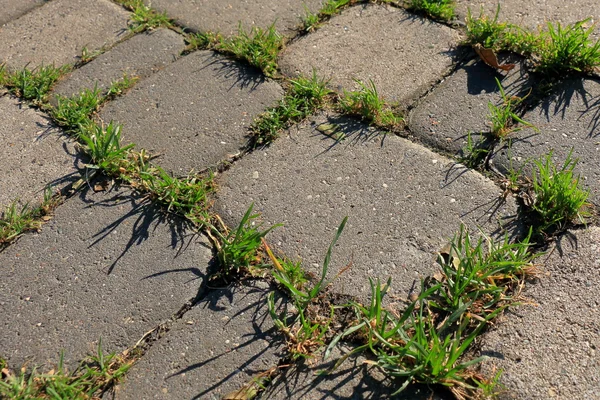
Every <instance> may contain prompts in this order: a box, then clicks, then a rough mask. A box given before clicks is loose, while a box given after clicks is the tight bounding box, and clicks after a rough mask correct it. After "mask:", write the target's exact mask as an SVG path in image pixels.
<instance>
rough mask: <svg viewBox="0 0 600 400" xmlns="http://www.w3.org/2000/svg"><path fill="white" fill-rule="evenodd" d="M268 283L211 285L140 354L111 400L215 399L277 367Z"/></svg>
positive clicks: (277, 346)
mask: <svg viewBox="0 0 600 400" xmlns="http://www.w3.org/2000/svg"><path fill="white" fill-rule="evenodd" d="M268 292H269V290H268V285H267V284H266V283H264V282H263V283H261V282H259V283H256V284H255V285H253V286H238V287H236V286H232V287H231V288H227V289H216V290H214V291H212V292H210V293H209V294H208V296H207V297H206V298H204V299H203V300H202V301H201V302H200V303H199V304H198V305H197V306H196V307H194V308H193V309H192V310H190V311H189V312H187V313H186V314H185V315H184V317H183V319H181V320H180V321H179V322H178V323H177V324H175V325H174V326H173V328H172V329H171V330H170V331H169V332H168V333H167V334H166V335H165V336H164V337H163V338H162V339H161V340H160V342H158V343H156V344H155V345H154V346H152V347H151V348H150V350H149V351H148V352H147V353H146V354H145V355H144V357H143V358H142V359H141V361H140V362H139V363H137V364H136V365H135V366H134V367H133V368H132V369H131V371H130V372H129V373H128V375H127V380H126V381H125V382H124V383H123V384H122V385H121V386H119V387H117V390H116V398H117V399H135V400H145V399H192V398H194V399H221V398H223V396H225V395H227V394H229V393H230V392H232V391H235V390H239V389H241V388H242V387H243V386H244V385H245V384H246V383H249V382H250V381H251V380H252V378H253V377H254V376H256V375H257V374H259V373H261V372H264V371H267V370H269V369H270V368H271V367H275V366H277V364H278V362H279V357H278V355H277V353H278V352H280V350H281V349H280V347H281V345H282V343H281V339H280V338H279V337H278V336H277V335H278V333H277V331H276V329H275V328H274V327H273V324H272V322H271V317H270V315H269V311H268V307H267V294H268Z"/></svg>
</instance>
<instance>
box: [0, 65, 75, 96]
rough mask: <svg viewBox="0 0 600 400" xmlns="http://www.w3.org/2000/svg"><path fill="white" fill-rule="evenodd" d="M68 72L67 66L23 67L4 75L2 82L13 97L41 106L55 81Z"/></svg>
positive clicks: (68, 67)
mask: <svg viewBox="0 0 600 400" xmlns="http://www.w3.org/2000/svg"><path fill="white" fill-rule="evenodd" d="M70 70H71V66H69V65H65V66H62V67H60V68H56V67H55V66H53V65H46V66H43V65H42V66H39V67H36V68H34V69H29V68H27V67H25V68H23V69H22V70H20V71H17V72H15V73H12V74H11V73H6V74H5V76H4V78H3V82H4V85H5V86H6V87H7V88H8V90H9V91H10V92H11V93H12V94H14V95H15V96H18V97H21V98H22V99H25V100H29V101H31V102H32V103H33V104H34V105H37V106H41V105H43V104H44V103H45V102H46V99H47V96H48V93H49V92H50V90H51V89H52V86H53V85H54V84H55V83H56V81H58V79H59V78H60V77H61V76H63V75H64V74H66V73H67V72H69V71H70Z"/></svg>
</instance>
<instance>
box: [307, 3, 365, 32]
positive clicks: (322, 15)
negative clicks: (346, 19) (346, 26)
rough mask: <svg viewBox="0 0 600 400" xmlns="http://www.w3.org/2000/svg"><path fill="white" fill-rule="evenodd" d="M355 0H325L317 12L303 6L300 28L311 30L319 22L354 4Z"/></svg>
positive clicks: (318, 24)
mask: <svg viewBox="0 0 600 400" xmlns="http://www.w3.org/2000/svg"><path fill="white" fill-rule="evenodd" d="M355 2H356V0H327V1H325V2H324V3H323V6H322V7H321V9H320V10H319V11H318V12H317V13H313V12H311V11H310V10H309V9H308V7H306V6H305V14H304V16H303V17H302V30H303V31H304V32H311V31H314V30H315V29H317V28H318V27H319V26H320V24H321V23H323V22H324V21H326V20H328V19H329V18H331V17H333V16H334V15H336V14H338V13H339V12H340V11H341V10H343V9H344V8H345V7H347V6H349V5H351V4H354V3H355Z"/></svg>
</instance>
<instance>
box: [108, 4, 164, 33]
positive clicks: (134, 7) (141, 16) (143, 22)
mask: <svg viewBox="0 0 600 400" xmlns="http://www.w3.org/2000/svg"><path fill="white" fill-rule="evenodd" d="M117 3H119V4H121V5H122V6H123V7H125V8H126V9H128V10H129V11H131V12H132V14H131V16H130V22H129V30H130V31H131V32H135V33H138V32H143V31H147V30H152V29H157V28H168V27H171V26H172V25H173V22H172V21H171V19H170V18H169V17H168V16H167V14H166V13H161V12H158V11H156V10H155V9H153V8H152V7H150V6H147V5H145V4H144V2H143V0H117Z"/></svg>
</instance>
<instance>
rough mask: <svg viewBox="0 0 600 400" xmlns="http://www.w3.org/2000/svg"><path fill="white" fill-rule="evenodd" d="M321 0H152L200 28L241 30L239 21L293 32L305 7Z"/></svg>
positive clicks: (225, 31)
mask: <svg viewBox="0 0 600 400" xmlns="http://www.w3.org/2000/svg"><path fill="white" fill-rule="evenodd" d="M321 3H322V0H229V1H222V0H202V1H199V0H152V1H149V0H148V1H147V4H151V5H152V7H154V8H156V9H158V10H161V11H164V12H166V13H167V15H169V17H170V18H173V19H175V20H176V21H177V22H178V23H179V24H180V25H182V26H185V27H187V28H191V29H193V30H195V31H198V32H207V31H211V32H221V33H222V34H224V35H226V36H230V35H234V34H237V33H238V28H239V26H240V23H241V25H242V27H243V28H244V29H245V30H246V31H248V32H249V31H250V30H251V29H252V27H254V26H257V27H260V28H263V29H265V28H267V27H269V26H270V25H271V24H273V23H275V28H276V29H277V31H278V32H279V33H281V34H284V35H286V36H294V33H295V32H294V30H295V29H296V28H297V27H298V26H300V25H301V23H302V20H301V18H302V17H303V16H304V15H305V14H306V9H308V10H310V11H312V12H314V13H316V12H317V11H319V9H320V8H321Z"/></svg>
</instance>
